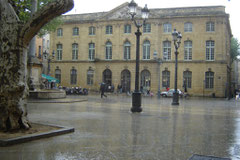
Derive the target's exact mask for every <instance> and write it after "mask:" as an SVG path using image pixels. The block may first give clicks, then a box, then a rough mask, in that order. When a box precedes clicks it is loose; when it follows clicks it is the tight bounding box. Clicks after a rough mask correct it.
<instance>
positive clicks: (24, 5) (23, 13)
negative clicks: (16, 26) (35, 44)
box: [9, 0, 62, 37]
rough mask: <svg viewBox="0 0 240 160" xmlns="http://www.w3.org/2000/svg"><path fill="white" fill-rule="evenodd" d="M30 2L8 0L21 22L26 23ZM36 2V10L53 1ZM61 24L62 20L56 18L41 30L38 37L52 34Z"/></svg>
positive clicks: (29, 15) (28, 0) (29, 0)
mask: <svg viewBox="0 0 240 160" xmlns="http://www.w3.org/2000/svg"><path fill="white" fill-rule="evenodd" d="M31 1H32V0H9V2H10V3H11V4H12V6H13V8H14V10H15V12H16V14H17V15H18V18H19V19H20V20H21V21H22V22H23V23H26V22H27V21H28V20H29V19H30V18H31V5H32V4H31ZM37 1H38V10H39V9H41V8H42V7H43V6H45V5H47V4H48V3H49V2H52V1H54V0H37ZM61 24H62V18H61V17H57V18H55V19H53V20H52V21H50V22H49V23H48V24H46V25H45V26H44V27H43V28H41V30H40V32H39V33H38V36H40V37H42V36H43V35H45V34H47V33H50V32H53V31H55V30H56V29H57V27H58V26H59V25H61Z"/></svg>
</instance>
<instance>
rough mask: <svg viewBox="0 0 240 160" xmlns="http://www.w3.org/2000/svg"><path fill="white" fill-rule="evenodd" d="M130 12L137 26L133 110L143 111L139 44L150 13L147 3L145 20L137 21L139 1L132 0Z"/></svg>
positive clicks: (144, 12)
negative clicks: (141, 29) (141, 30)
mask: <svg viewBox="0 0 240 160" xmlns="http://www.w3.org/2000/svg"><path fill="white" fill-rule="evenodd" d="M128 7H129V14H130V15H131V17H132V21H134V24H135V26H136V27H137V32H135V35H136V74H135V90H134V92H133V94H132V108H131V111H132V112H142V108H141V93H140V92H139V44H140V36H141V34H142V33H141V32H140V28H141V27H142V26H143V25H144V24H145V22H146V19H147V18H148V15H149V10H148V8H147V5H145V7H144V8H143V9H142V19H143V22H142V23H141V22H140V21H139V20H138V21H136V19H135V16H136V15H137V3H135V2H134V0H132V1H131V2H130V3H129V5H128Z"/></svg>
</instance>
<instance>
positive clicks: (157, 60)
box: [153, 51, 163, 98]
mask: <svg viewBox="0 0 240 160" xmlns="http://www.w3.org/2000/svg"><path fill="white" fill-rule="evenodd" d="M153 58H154V60H155V61H156V62H157V63H158V68H157V72H158V92H157V95H158V98H160V97H161V91H160V85H161V82H160V74H161V71H160V65H161V64H162V62H163V60H162V58H158V56H157V51H154V52H153Z"/></svg>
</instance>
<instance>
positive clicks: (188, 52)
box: [184, 41, 192, 61]
mask: <svg viewBox="0 0 240 160" xmlns="http://www.w3.org/2000/svg"><path fill="white" fill-rule="evenodd" d="M184 60H188V61H189V60H192V41H185V42H184Z"/></svg>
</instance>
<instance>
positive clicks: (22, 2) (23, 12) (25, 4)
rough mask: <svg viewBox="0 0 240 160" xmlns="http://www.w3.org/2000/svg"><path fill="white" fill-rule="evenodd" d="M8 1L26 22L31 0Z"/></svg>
mask: <svg viewBox="0 0 240 160" xmlns="http://www.w3.org/2000/svg"><path fill="white" fill-rule="evenodd" d="M9 2H10V3H11V4H12V6H13V8H14V10H15V12H16V14H17V15H18V18H19V19H20V20H21V21H23V22H26V21H27V20H28V19H29V18H30V14H31V0H10V1H9Z"/></svg>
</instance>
